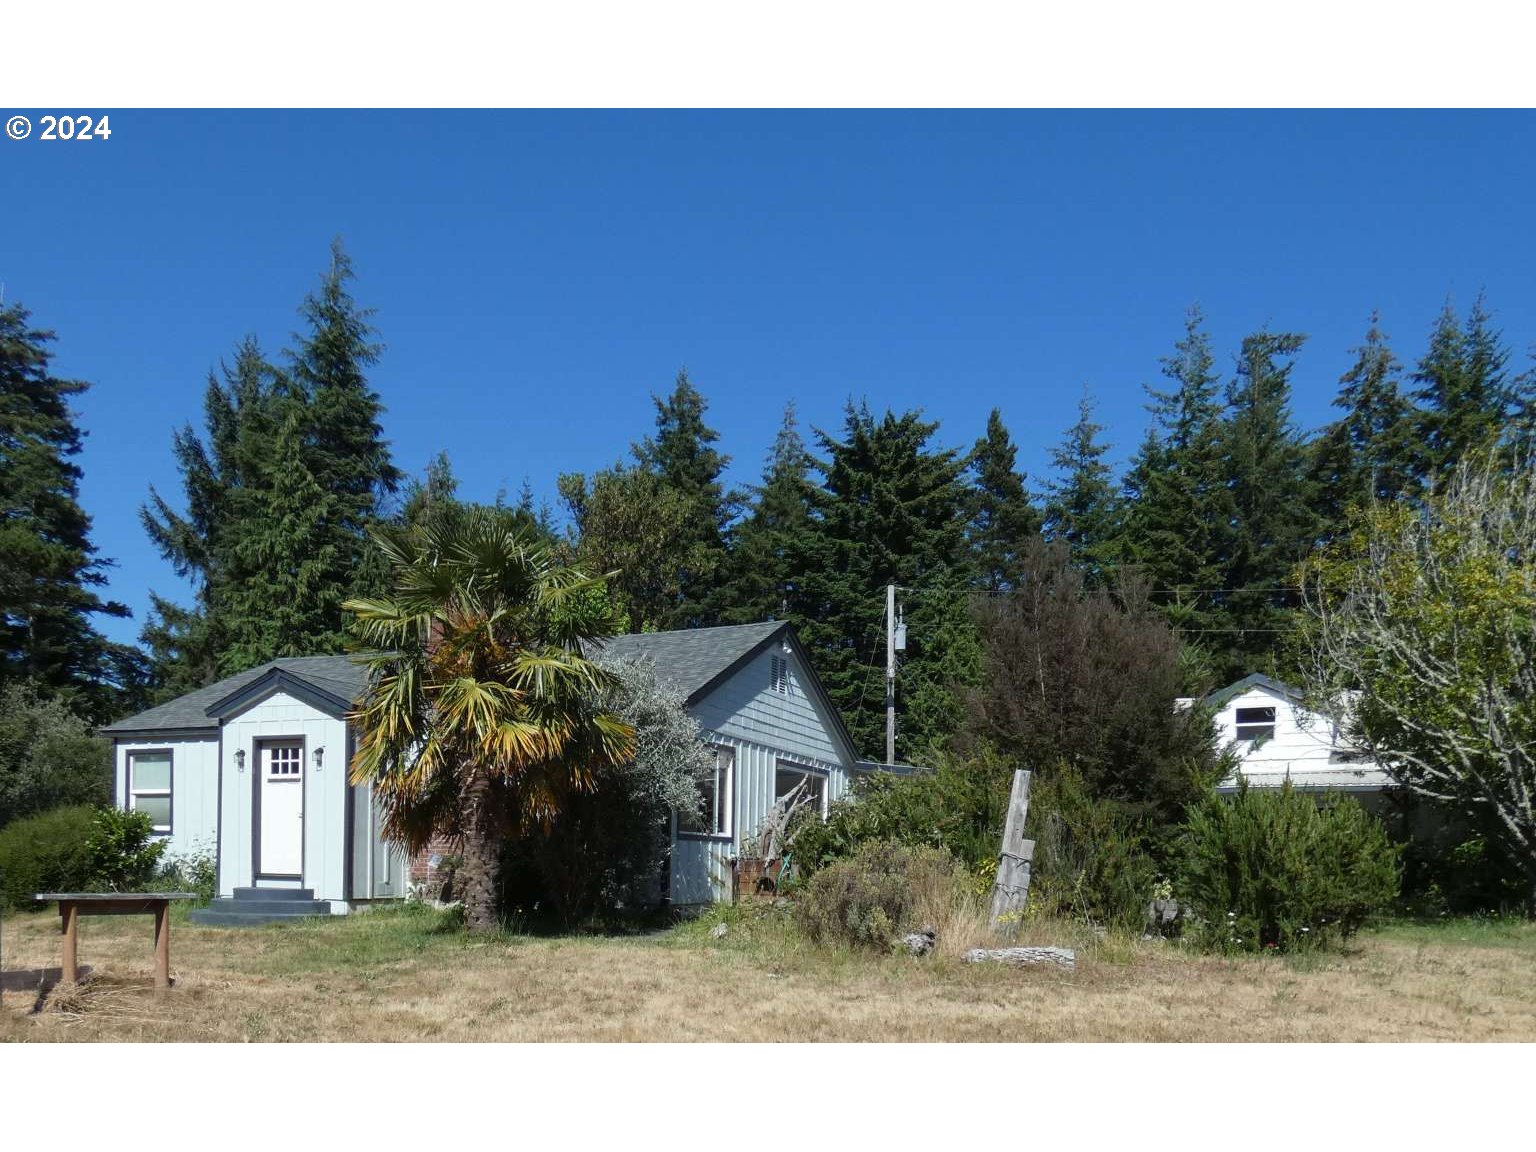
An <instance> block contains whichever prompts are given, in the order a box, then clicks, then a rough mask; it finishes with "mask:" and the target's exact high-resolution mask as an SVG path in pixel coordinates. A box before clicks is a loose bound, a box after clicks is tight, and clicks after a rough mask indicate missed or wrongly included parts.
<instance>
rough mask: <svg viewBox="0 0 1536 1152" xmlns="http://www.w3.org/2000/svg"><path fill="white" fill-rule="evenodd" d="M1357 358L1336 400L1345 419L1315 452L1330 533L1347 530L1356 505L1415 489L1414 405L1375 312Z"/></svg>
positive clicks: (1320, 501)
mask: <svg viewBox="0 0 1536 1152" xmlns="http://www.w3.org/2000/svg"><path fill="white" fill-rule="evenodd" d="M1355 357H1356V358H1355V363H1354V365H1353V366H1352V367H1351V368H1350V370H1349V371H1348V372H1346V373H1345V374H1344V375H1343V377H1341V378H1340V380H1339V394H1338V396H1337V397H1336V398H1335V399H1334V402H1333V403H1334V406H1335V407H1337V408H1341V409H1343V412H1344V415H1343V416H1341V417H1340V418H1339V419H1338V420H1336V421H1334V422H1333V423H1332V424H1330V425H1328V427H1327V428H1325V429H1323V432H1322V434H1321V435H1320V436H1319V437H1318V439H1317V441H1316V442H1315V443H1314V445H1313V448H1312V476H1313V482H1314V483H1315V484H1316V486H1317V503H1318V510H1319V513H1320V515H1321V517H1322V520H1323V524H1324V526H1325V531H1327V532H1328V533H1329V534H1332V533H1333V532H1334V531H1337V530H1340V529H1342V528H1343V526H1344V523H1345V519H1346V515H1345V514H1346V513H1347V511H1348V509H1349V508H1350V507H1351V506H1352V505H1356V504H1363V503H1368V502H1370V501H1371V500H1392V499H1395V498H1396V497H1397V496H1399V495H1400V494H1404V493H1410V492H1412V491H1413V490H1414V488H1415V476H1414V458H1415V454H1416V452H1417V449H1416V446H1415V443H1414V428H1413V416H1414V413H1413V407H1412V405H1411V404H1410V403H1409V401H1408V398H1407V397H1406V396H1404V395H1403V393H1402V391H1401V389H1400V387H1399V382H1398V374H1399V365H1398V363H1397V358H1396V357H1395V356H1393V355H1392V350H1391V348H1389V347H1388V346H1387V338H1386V336H1385V335H1383V334H1382V331H1381V322H1380V318H1379V317H1378V316H1377V315H1376V314H1375V313H1372V315H1371V327H1370V329H1369V331H1367V332H1366V334H1365V343H1364V344H1363V345H1361V346H1360V347H1359V348H1358V349H1356V351H1355Z"/></svg>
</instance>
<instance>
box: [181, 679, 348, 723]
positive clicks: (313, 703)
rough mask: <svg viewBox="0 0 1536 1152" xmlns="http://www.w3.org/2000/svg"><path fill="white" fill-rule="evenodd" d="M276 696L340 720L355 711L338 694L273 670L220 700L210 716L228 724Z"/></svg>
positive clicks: (214, 703)
mask: <svg viewBox="0 0 1536 1152" xmlns="http://www.w3.org/2000/svg"><path fill="white" fill-rule="evenodd" d="M274 692H284V693H287V694H288V695H289V696H292V697H293V698H294V699H295V700H299V701H301V702H302V703H305V704H308V705H309V706H310V707H311V708H315V709H318V710H319V711H321V712H324V713H325V714H326V715H327V716H331V717H333V718H335V719H337V720H344V719H346V716H347V713H348V712H349V711H351V708H352V702H351V701H350V700H343V699H342V698H341V697H340V696H337V695H336V694H335V693H334V692H327V691H326V690H325V689H324V688H320V687H317V686H316V685H314V684H312V683H310V682H309V681H308V680H305V679H304V678H303V677H300V676H295V675H294V674H293V673H292V672H289V671H288V670H287V669H285V668H273V669H271V670H270V671H268V672H267V673H266V674H265V675H263V676H259V677H257V678H256V679H255V680H253V681H251V682H250V683H249V684H247V685H245V686H244V687H243V688H239V689H237V690H235V691H234V692H231V693H230V694H229V695H228V696H225V697H224V698H223V699H221V700H216V701H214V702H213V703H212V704H210V705H209V706H208V709H207V712H208V715H209V716H211V717H213V718H214V719H216V720H221V721H222V720H227V719H228V718H229V717H231V716H234V715H237V714H238V713H240V712H244V711H245V710H246V709H247V708H249V707H250V706H251V705H253V704H256V703H259V702H260V701H262V700H265V699H266V698H267V697H268V696H271V695H272V694H273V693H274Z"/></svg>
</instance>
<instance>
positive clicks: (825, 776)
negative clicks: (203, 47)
mask: <svg viewBox="0 0 1536 1152" xmlns="http://www.w3.org/2000/svg"><path fill="white" fill-rule="evenodd" d="M780 772H791V773H796V774H798V775H801V776H809V777H814V778H816V779H818V780H820V781H821V813H820V814H821V817H822V819H823V820H825V819H826V817H827V812H828V811H829V806H830V805H831V803H832V774H831V773H830V772H828V771H827V770H826V769H825V768H812V767H811V766H810V765H809V764H797V763H795V762H794V761H793V760H776V761H774V765H773V802H774V803H775V804H778V803H779V801H780V800H781V799H783V797H782V796H780V794H779V773H780Z"/></svg>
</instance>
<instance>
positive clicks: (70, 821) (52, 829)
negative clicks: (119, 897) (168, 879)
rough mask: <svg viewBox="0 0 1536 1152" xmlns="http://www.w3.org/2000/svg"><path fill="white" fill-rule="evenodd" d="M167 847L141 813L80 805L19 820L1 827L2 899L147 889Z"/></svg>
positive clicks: (15, 904)
mask: <svg viewBox="0 0 1536 1152" xmlns="http://www.w3.org/2000/svg"><path fill="white" fill-rule="evenodd" d="M165 847H166V846H165V842H164V841H157V840H155V839H154V837H153V830H152V826H151V824H150V821H149V817H148V816H146V815H145V814H144V813H142V812H123V811H120V810H119V809H116V808H89V807H85V806H83V805H82V806H77V807H72V808H55V809H53V810H52V811H49V812H44V813H41V814H40V815H37V816H29V817H27V818H26V819H24V820H17V821H15V822H14V823H12V824H10V825H8V826H7V827H6V828H4V829H3V830H0V903H3V904H4V905H5V906H6V907H8V908H28V907H31V906H32V896H33V894H34V893H37V892H71V891H74V892H86V891H98V890H106V891H115V892H132V891H136V890H140V889H143V888H146V887H148V886H149V884H150V882H151V881H152V880H154V878H155V875H156V873H157V872H158V871H159V867H160V858H161V856H163V855H164V854H165Z"/></svg>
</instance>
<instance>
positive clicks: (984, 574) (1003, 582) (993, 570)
mask: <svg viewBox="0 0 1536 1152" xmlns="http://www.w3.org/2000/svg"><path fill="white" fill-rule="evenodd" d="M1017 458H1018V449H1017V447H1016V446H1015V445H1014V443H1013V438H1012V437H1011V436H1010V435H1009V434H1008V429H1007V428H1006V427H1005V426H1004V424H1003V414H1002V413H1001V412H1000V411H999V410H998V409H996V408H994V409H992V411H991V412H990V413H988V415H987V431H986V434H985V435H983V436H982V437H981V439H979V440H977V441H976V446H975V447H974V448H972V449H971V458H970V469H971V473H972V477H973V481H972V482H973V489H972V502H973V503H972V508H971V520H970V527H969V530H968V531H969V538H970V545H971V551H972V554H973V560H972V564H973V566H974V567H975V569H976V580H977V583H978V585H979V586H980V587H982V588H984V589H987V590H989V591H1000V590H1002V589H1006V588H1012V587H1014V586H1015V585H1016V584H1017V583H1018V576H1019V560H1018V557H1019V552H1020V550H1021V549H1022V548H1023V547H1024V546H1025V544H1026V542H1027V541H1029V540H1033V539H1034V538H1035V537H1036V536H1038V535H1039V534H1040V527H1041V517H1040V512H1039V509H1037V508H1036V507H1035V506H1034V503H1033V502H1032V501H1031V500H1030V498H1029V490H1028V489H1027V488H1026V487H1025V477H1024V473H1023V472H1021V471H1018V470H1017V469H1016V468H1015V467H1014V462H1015V461H1016V459H1017Z"/></svg>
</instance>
